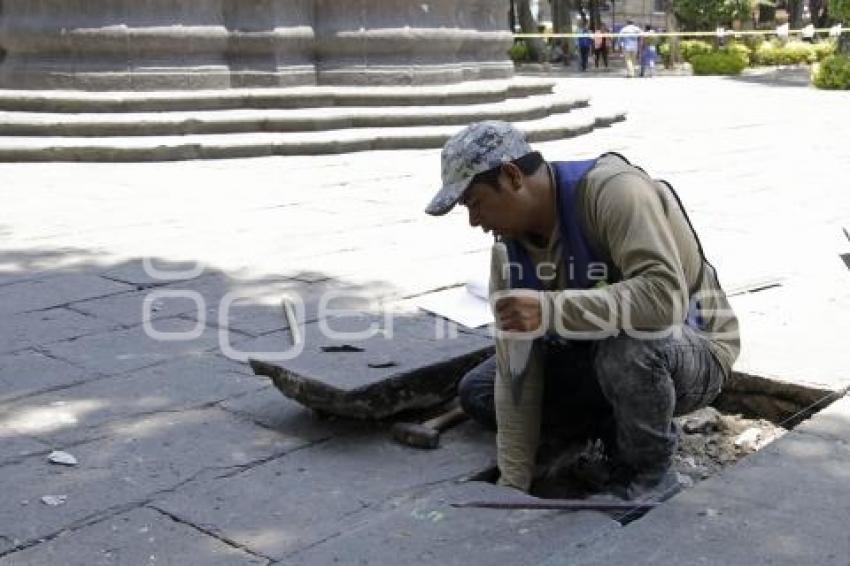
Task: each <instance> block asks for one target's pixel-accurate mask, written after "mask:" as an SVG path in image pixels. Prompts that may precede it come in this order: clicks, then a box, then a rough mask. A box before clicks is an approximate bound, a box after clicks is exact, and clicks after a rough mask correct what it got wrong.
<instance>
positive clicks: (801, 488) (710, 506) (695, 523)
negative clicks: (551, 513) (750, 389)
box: [547, 417, 850, 566]
mask: <svg viewBox="0 0 850 566" xmlns="http://www.w3.org/2000/svg"><path fill="white" fill-rule="evenodd" d="M818 419H819V417H815V418H814V419H813V422H817V420H818ZM832 424H834V421H833V423H831V425H832ZM831 425H830V426H831ZM842 426H843V428H844V430H843V431H842V433H843V434H847V427H846V421H844V422H843V425H842ZM848 470H850V447H848V445H847V444H846V442H842V441H837V440H835V439H832V438H823V437H820V436H816V435H813V434H808V433H805V432H797V431H794V432H790V433H788V434H786V435H785V436H784V437H782V438H781V439H779V440H777V441H775V442H773V443H772V444H771V445H769V446H768V447H767V448H765V449H763V450H761V451H760V452H758V453H756V454H755V455H753V456H750V457H748V458H746V459H745V460H743V461H741V462H739V463H738V464H736V465H735V466H733V467H731V468H728V469H726V470H725V471H724V472H722V473H721V474H720V475H718V476H715V477H712V478H709V479H708V480H705V481H703V482H701V483H700V484H699V485H697V486H696V487H694V488H692V489H690V490H688V491H685V492H683V493H681V494H679V495H677V496H676V497H674V498H673V499H672V500H670V501H668V502H667V503H665V504H664V505H662V506H661V507H659V508H657V509H655V510H653V511H652V512H651V513H649V514H648V515H647V516H645V517H644V518H642V519H640V520H639V521H636V522H634V523H631V524H629V525H628V526H626V527H625V528H624V529H622V530H621V531H619V532H617V533H614V534H613V535H611V536H609V537H606V538H604V539H602V540H601V541H598V542H597V543H596V544H594V545H592V546H590V547H588V549H587V550H586V551H585V552H583V553H581V554H580V555H579V556H578V557H575V558H571V557H569V556H567V555H562V556H559V557H557V558H553V559H551V560H550V561H549V562H548V563H547V564H574V565H577V566H578V565H582V566H590V565H597V564H599V565H602V564H605V565H610V566H616V565H620V564H622V565H624V566H625V565H632V564H635V561H638V562H639V563H645V564H658V565H664V564H671V565H672V564H676V565H678V564H683V563H688V564H758V565H768V564H770V565H772V566H778V565H789V566H790V565H799V564H824V565H827V564H828V565H832V564H835V565H838V564H842V565H843V564H847V556H848V554H850V537H848V536H847V533H846V528H845V524H844V523H845V521H846V517H847V514H848V512H850V502H848V501H847V500H846V498H845V497H842V493H843V490H844V487H845V486H846V484H847V481H848V479H850V471H848Z"/></svg>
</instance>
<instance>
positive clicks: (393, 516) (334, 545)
mask: <svg viewBox="0 0 850 566" xmlns="http://www.w3.org/2000/svg"><path fill="white" fill-rule="evenodd" d="M506 492H512V493H514V494H516V492H515V491H514V490H511V489H508V488H501V487H497V486H495V485H491V484H487V483H481V482H467V483H460V484H453V485H450V486H447V487H437V488H434V489H427V490H423V492H421V493H417V494H415V495H410V494H406V495H403V496H400V497H398V498H396V499H393V500H391V501H389V502H387V503H385V504H384V505H382V506H381V508H380V509H376V510H375V512H374V513H372V514H371V516H369V517H366V518H365V519H364V520H363V521H362V522H361V523H360V524H358V525H354V526H352V528H350V529H346V530H345V531H343V532H341V533H340V536H337V537H334V538H331V539H329V540H328V541H326V542H323V543H321V544H318V545H316V546H313V547H311V548H308V549H307V550H305V551H303V552H299V553H296V554H295V555H294V556H292V557H291V559H292V560H293V561H296V562H299V563H302V564H311V565H316V566H318V565H323V564H327V565H331V564H340V563H357V564H387V563H395V564H416V563H428V564H441V565H446V566H449V565H456V566H465V565H468V564H523V565H525V564H527V565H531V564H538V563H540V562H541V561H542V560H545V559H547V558H549V557H550V556H552V555H558V556H571V555H573V554H574V553H577V552H580V551H581V549H582V548H583V547H584V546H586V545H588V544H590V543H591V542H593V541H594V540H596V539H598V538H600V537H602V536H604V535H605V534H607V533H609V532H611V531H613V530H617V529H619V528H620V524H619V523H617V522H616V521H614V520H612V519H611V518H609V517H607V516H606V515H603V514H601V513H594V512H588V511H584V512H579V513H558V512H552V511H505V510H494V509H455V508H452V507H451V504H452V503H457V502H462V501H470V500H492V499H496V498H498V497H500V496H504V494H505V493H506Z"/></svg>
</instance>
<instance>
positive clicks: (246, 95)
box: [0, 77, 554, 113]
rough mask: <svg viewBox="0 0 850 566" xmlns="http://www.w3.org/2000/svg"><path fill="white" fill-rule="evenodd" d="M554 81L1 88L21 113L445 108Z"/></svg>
mask: <svg viewBox="0 0 850 566" xmlns="http://www.w3.org/2000/svg"><path fill="white" fill-rule="evenodd" d="M553 86H554V83H553V82H552V81H550V80H544V79H539V78H530V77H517V78H514V79H506V80H489V81H470V82H465V83H459V84H453V85H440V86H398V87H393V86H376V87H290V88H260V89H231V90H202V91H167V92H82V91H36V90H0V110H5V111H18V112H90V113H114V112H163V111H179V110H227V109H246V108H255V109H271V108H324V107H331V106H361V107H362V106H378V107H388V106H444V105H448V106H451V105H459V104H482V103H488V102H501V101H503V100H505V99H506V98H522V97H527V96H534V95H541V94H549V93H551V92H552V89H553Z"/></svg>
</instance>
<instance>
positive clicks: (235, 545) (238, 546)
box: [145, 505, 273, 564]
mask: <svg viewBox="0 0 850 566" xmlns="http://www.w3.org/2000/svg"><path fill="white" fill-rule="evenodd" d="M145 507H146V508H147V509H151V510H152V511H156V512H157V513H159V514H161V515H162V516H164V517H168V518H169V519H171V520H172V521H174V522H175V523H179V524H181V525H185V526H187V527H189V528H191V529H194V530H196V531H198V532H199V533H202V534H204V535H206V536H209V537H212V538H214V539H216V540H217V541H219V542H221V543H223V544H226V545H227V546H229V547H231V548H235V549H237V550H241V551H242V552H245V553H246V554H250V555H251V556H254V557H256V558H261V559H263V560H265V561H266V564H270V563H271V562H272V561H273V560H272V558H270V557H269V556H266V555H264V554H262V553H260V552H257V551H255V550H253V549H251V548H249V547H247V546H245V545H242V544H239V543H238V542H236V541H235V540H232V539H230V538H227V537H226V536H224V535H223V534H221V533H218V532H216V531H214V530H212V529H208V528H205V527H202V526H200V525H196V524H195V523H193V522H191V521H188V520H186V519H183V518H182V517H178V516H177V515H174V514H172V513H169V512H168V511H165V510H163V509H160V508H159V507H156V506H155V505H146V506H145Z"/></svg>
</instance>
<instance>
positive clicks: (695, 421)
mask: <svg viewBox="0 0 850 566" xmlns="http://www.w3.org/2000/svg"><path fill="white" fill-rule="evenodd" d="M676 422H677V424H678V425H679V427H678V428H679V447H678V451H677V453H676V455H675V456H674V457H673V468H674V469H675V470H676V472H678V474H679V483H680V485H681V486H682V487H683V488H689V487H692V486H693V485H694V484H696V483H697V482H699V481H701V480H703V479H705V478H707V477H709V476H712V475H714V474H716V473H717V472H719V471H720V470H722V469H723V468H725V467H727V466H730V465H732V464H734V463H735V462H737V461H738V460H740V459H742V458H744V457H746V456H749V455H750V454H752V453H754V452H756V451H758V450H760V449H762V448H764V447H765V446H767V445H768V444H770V443H771V442H773V441H774V440H776V439H777V438H779V437H781V436H782V435H783V434H785V432H786V429H784V428H782V427H780V426H777V425H775V424H774V423H772V422H770V421H768V420H765V419H750V418H745V417H743V416H741V415H724V414H721V413H720V412H718V411H717V409H715V408H713V407H706V408H705V409H700V410H699V411H696V412H694V413H690V414H688V415H685V416H683V417H678V418H676ZM548 449H549V455H547V454H546V453H545V452H546V448H544V449H543V453H542V454H540V458H539V460H540V463H539V465H538V468H537V473H536V479H535V482H534V486H533V488H532V493H533V494H534V495H537V496H538V497H548V498H576V497H578V498H581V497H585V496H587V495H589V494H592V493H596V492H599V491H604V490H605V482H606V481H607V479H608V478H607V476H608V473H607V466H606V462H605V455H604V447H603V445H602V443H601V442H600V441H595V442H588V443H586V444H583V445H581V444H571V445H567V446H557V447H552V446H550V447H548Z"/></svg>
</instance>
